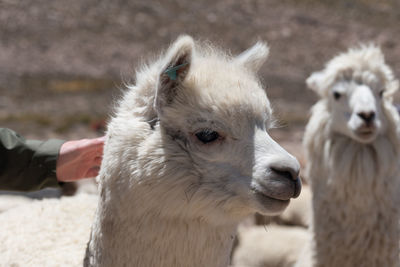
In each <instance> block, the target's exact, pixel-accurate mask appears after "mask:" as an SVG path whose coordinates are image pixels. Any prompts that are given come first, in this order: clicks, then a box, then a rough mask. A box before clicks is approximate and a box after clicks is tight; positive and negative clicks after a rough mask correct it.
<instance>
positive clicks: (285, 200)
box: [253, 189, 290, 203]
mask: <svg viewBox="0 0 400 267" xmlns="http://www.w3.org/2000/svg"><path fill="white" fill-rule="evenodd" d="M253 192H254V194H255V196H256V198H257V199H260V200H264V201H269V202H270V201H278V202H282V203H289V202H290V198H281V197H279V198H278V197H273V196H270V195H267V194H266V193H265V192H262V191H260V190H258V189H253Z"/></svg>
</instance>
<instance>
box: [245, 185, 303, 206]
mask: <svg viewBox="0 0 400 267" xmlns="http://www.w3.org/2000/svg"><path fill="white" fill-rule="evenodd" d="M289 182H290V183H289V184H288V183H276V182H274V183H271V185H270V186H267V185H262V184H257V185H253V186H252V188H251V190H252V191H253V192H254V194H255V195H256V197H257V198H261V199H263V198H264V199H267V200H269V201H271V200H275V201H283V202H288V201H290V199H291V198H296V197H298V196H299V194H300V191H301V182H300V179H296V180H295V181H289Z"/></svg>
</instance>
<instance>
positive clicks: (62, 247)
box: [0, 194, 97, 267]
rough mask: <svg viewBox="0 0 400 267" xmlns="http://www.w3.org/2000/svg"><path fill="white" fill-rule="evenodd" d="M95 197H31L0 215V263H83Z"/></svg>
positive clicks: (66, 264) (57, 264)
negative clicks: (29, 199) (29, 200)
mask: <svg viewBox="0 0 400 267" xmlns="http://www.w3.org/2000/svg"><path fill="white" fill-rule="evenodd" d="M96 206H97V196H95V195H86V194H79V195H76V196H74V197H62V198H61V199H47V200H43V201H39V200H33V201H31V202H30V203H28V204H25V205H24V204H22V205H19V206H18V207H15V208H12V209H9V210H7V211H5V212H3V213H1V214H0V229H1V231H0V240H1V242H0V266H4V267H7V266H15V267H18V266H20V267H25V266H63V267H71V266H82V259H83V257H84V255H85V246H86V243H87V240H88V239H89V235H90V225H91V223H92V221H93V216H94V212H95V209H96Z"/></svg>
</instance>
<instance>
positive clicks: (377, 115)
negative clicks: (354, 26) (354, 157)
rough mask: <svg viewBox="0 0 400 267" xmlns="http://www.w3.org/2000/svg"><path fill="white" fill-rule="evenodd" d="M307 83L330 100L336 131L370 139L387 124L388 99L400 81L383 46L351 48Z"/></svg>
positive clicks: (369, 140)
mask: <svg viewBox="0 0 400 267" xmlns="http://www.w3.org/2000/svg"><path fill="white" fill-rule="evenodd" d="M307 86H308V87H309V88H311V89H313V90H314V91H316V92H317V93H318V94H319V95H320V96H321V97H322V98H323V99H325V100H326V101H327V103H328V107H329V109H330V112H331V118H330V120H331V121H330V124H331V129H332V131H333V132H337V133H340V134H343V135H346V136H348V137H350V138H352V139H354V140H356V141H358V142H361V143H370V142H372V141H374V140H375V138H376V137H377V136H378V135H379V134H381V133H384V132H385V130H386V126H387V121H386V117H385V115H384V112H383V106H384V103H383V102H384V101H385V100H386V101H388V100H389V101H391V95H392V94H393V93H394V92H395V91H396V90H397V87H398V83H397V81H395V80H394V77H393V73H392V71H391V70H390V68H389V67H388V66H387V65H386V64H385V61H384V57H383V54H382V52H381V51H380V49H379V48H377V47H375V46H372V45H369V46H361V47H359V48H356V49H350V50H349V51H347V52H346V53H343V54H340V55H338V56H337V57H335V58H333V59H332V60H331V61H329V62H328V64H327V65H326V67H325V69H324V70H322V71H320V72H315V73H313V74H312V75H311V76H310V77H309V78H308V79H307Z"/></svg>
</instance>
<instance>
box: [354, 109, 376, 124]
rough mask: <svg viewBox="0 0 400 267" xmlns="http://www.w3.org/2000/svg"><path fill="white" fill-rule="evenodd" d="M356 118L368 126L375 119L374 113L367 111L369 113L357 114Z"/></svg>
mask: <svg viewBox="0 0 400 267" xmlns="http://www.w3.org/2000/svg"><path fill="white" fill-rule="evenodd" d="M357 115H358V117H360V118H361V119H362V120H363V122H364V123H365V124H366V125H367V126H369V125H371V124H372V122H373V121H374V119H375V112H374V111H369V112H358V113H357Z"/></svg>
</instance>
